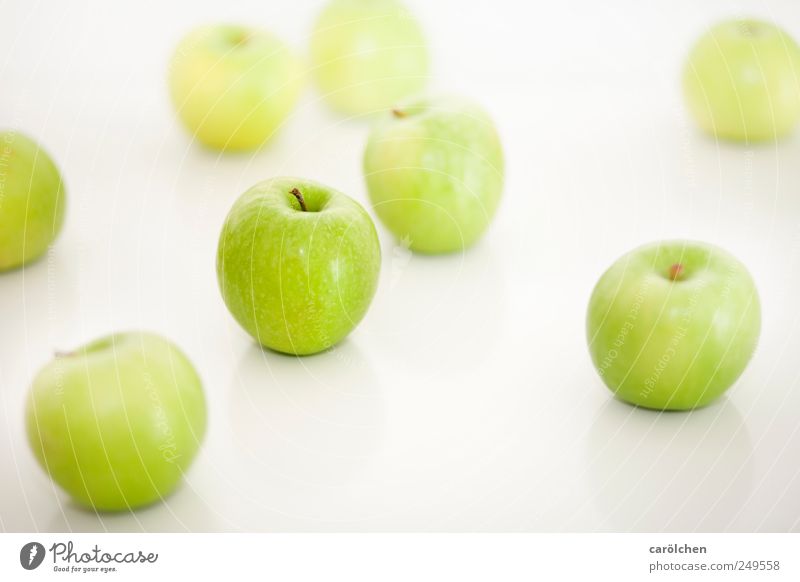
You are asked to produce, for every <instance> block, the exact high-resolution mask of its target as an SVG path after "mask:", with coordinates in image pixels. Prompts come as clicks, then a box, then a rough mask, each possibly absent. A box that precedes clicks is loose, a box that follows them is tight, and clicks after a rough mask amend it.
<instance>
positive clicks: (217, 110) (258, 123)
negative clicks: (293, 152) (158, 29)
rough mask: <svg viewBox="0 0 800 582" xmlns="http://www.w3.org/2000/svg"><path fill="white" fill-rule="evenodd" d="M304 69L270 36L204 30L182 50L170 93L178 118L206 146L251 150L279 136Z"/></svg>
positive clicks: (230, 28)
mask: <svg viewBox="0 0 800 582" xmlns="http://www.w3.org/2000/svg"><path fill="white" fill-rule="evenodd" d="M302 78H303V74H302V67H301V65H300V62H299V61H298V59H297V58H296V57H295V56H294V55H293V54H292V52H291V51H290V50H289V48H288V47H287V46H286V45H285V44H284V43H283V42H282V41H281V40H279V39H278V38H276V37H274V36H273V35H272V34H270V33H268V32H266V31H262V30H257V29H253V28H247V27H244V26H235V25H217V26H204V27H201V28H198V29H196V30H194V31H192V32H191V33H189V34H188V35H187V36H186V38H184V39H183V40H182V41H181V43H180V44H179V45H178V48H177V50H176V51H175V55H174V56H173V58H172V62H171V64H170V70H169V89H170V94H171V96H172V102H173V104H174V105H175V108H176V110H177V111H178V116H179V117H180V119H181V120H182V121H183V123H184V125H186V127H187V128H188V129H189V131H191V132H192V133H193V134H194V136H195V137H196V138H197V139H198V140H199V141H200V142H201V143H203V144H205V145H206V146H209V147H211V148H215V149H219V150H232V151H233V150H240V151H241V150H252V149H255V148H258V147H259V146H261V145H262V144H264V143H265V142H266V141H267V140H269V139H270V138H271V137H272V136H273V135H275V134H276V133H277V132H278V130H279V129H280V127H281V125H282V124H283V122H284V121H285V119H286V118H287V116H288V115H289V113H290V112H291V111H292V109H293V108H294V106H295V104H296V103H297V99H298V97H299V95H300V90H301V88H302V84H303V83H302Z"/></svg>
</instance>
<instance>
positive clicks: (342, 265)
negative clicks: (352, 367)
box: [217, 178, 381, 355]
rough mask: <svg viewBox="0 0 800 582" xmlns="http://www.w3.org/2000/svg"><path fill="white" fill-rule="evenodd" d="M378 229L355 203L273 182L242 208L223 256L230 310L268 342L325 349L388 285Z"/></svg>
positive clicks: (316, 188)
mask: <svg viewBox="0 0 800 582" xmlns="http://www.w3.org/2000/svg"><path fill="white" fill-rule="evenodd" d="M380 263H381V251H380V245H379V244H378V235H377V233H376V232H375V225H374V224H373V223H372V219H371V218H370V217H369V215H368V214H367V213H366V211H365V210H364V209H363V208H362V207H361V206H360V205H359V204H358V203H357V202H356V201H355V200H353V199H351V198H349V197H348V196H346V195H345V194H342V193H341V192H337V191H336V190H334V189H333V188H329V187H327V186H323V185H322V184H318V183H316V182H312V181H309V180H301V179H298V178H273V179H271V180H266V181H264V182H261V183H260V184H257V185H256V186H254V187H253V188H251V189H250V190H248V191H247V192H245V193H244V194H243V195H242V196H241V197H240V198H239V200H237V201H236V203H235V204H234V205H233V208H232V209H231V211H230V213H229V214H228V217H227V219H226V220H225V225H224V227H223V229H222V234H221V235H220V239H219V249H218V252H217V277H218V280H219V286H220V290H221V292H222V297H223V299H224V301H225V304H226V305H227V306H228V309H229V310H230V312H231V314H233V316H234V318H235V319H236V321H238V322H239V324H240V325H241V326H242V327H243V328H244V329H245V330H246V331H247V333H249V334H250V335H251V336H253V338H255V339H256V341H258V342H259V343H260V344H262V345H264V346H266V347H268V348H270V349H273V350H276V351H279V352H284V353H287V354H296V355H306V354H313V353H316V352H320V351H323V350H325V349H327V348H329V347H331V346H333V345H335V344H336V343H338V342H339V341H341V340H342V339H343V338H344V337H345V336H346V335H347V334H349V333H350V332H351V331H352V330H353V329H354V328H355V327H356V325H358V322H359V321H361V318H362V317H364V314H365V313H366V312H367V308H368V307H369V304H370V302H371V301H372V297H373V295H374V294H375V290H376V288H377V285H378V274H379V272H380Z"/></svg>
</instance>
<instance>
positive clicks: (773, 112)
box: [683, 20, 800, 142]
mask: <svg viewBox="0 0 800 582" xmlns="http://www.w3.org/2000/svg"><path fill="white" fill-rule="evenodd" d="M799 79H800V48H798V46H797V44H796V43H795V41H794V40H792V38H791V37H790V36H789V35H788V34H787V33H786V32H785V31H783V30H781V29H780V28H778V27H777V26H775V25H774V24H770V23H768V22H762V21H759V20H729V21H726V22H722V23H720V24H717V25H716V26H714V27H712V28H711V29H710V30H709V31H708V32H706V33H705V34H704V35H703V36H702V37H701V38H700V40H699V41H697V43H696V44H695V46H694V47H693V48H692V50H691V53H690V54H689V58H688V60H687V62H686V66H685V67H684V72H683V89H684V94H685V97H686V103H687V105H688V108H689V111H690V112H691V114H692V116H693V117H694V119H695V120H696V121H697V123H698V125H699V126H700V127H701V128H703V129H704V130H705V131H707V132H708V133H710V134H712V135H715V136H717V137H719V138H721V139H727V140H732V141H743V142H759V141H768V140H774V139H777V138H780V137H783V136H785V135H787V134H789V133H790V132H791V131H792V130H793V129H794V128H795V126H796V125H797V122H798V120H800V80H799Z"/></svg>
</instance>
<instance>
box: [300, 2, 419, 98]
mask: <svg viewBox="0 0 800 582" xmlns="http://www.w3.org/2000/svg"><path fill="white" fill-rule="evenodd" d="M311 64H312V71H313V74H314V78H315V80H316V82H317V85H318V86H319V89H320V90H321V91H322V94H323V97H324V98H325V99H326V100H327V101H328V103H329V104H330V105H331V106H332V107H334V108H335V109H338V110H339V111H342V112H344V113H349V114H362V113H371V112H373V111H379V110H383V109H386V108H388V107H391V106H393V105H394V104H395V103H396V102H397V101H398V100H400V99H403V98H405V97H408V96H410V95H413V94H414V93H417V92H418V91H420V90H421V89H422V88H423V87H424V86H425V84H426V82H427V80H428V68H429V57H428V49H427V44H426V42H425V37H424V35H423V33H422V30H421V28H420V26H419V23H418V22H417V20H416V19H415V18H414V17H413V16H412V15H411V13H410V12H409V11H408V9H407V8H406V7H405V6H404V5H403V4H402V3H401V2H399V1H398V0H332V1H331V2H329V3H328V4H327V5H326V6H325V8H324V9H323V10H322V12H321V13H320V15H319V17H318V19H317V21H316V24H315V26H314V28H313V31H312V34H311Z"/></svg>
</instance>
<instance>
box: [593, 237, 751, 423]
mask: <svg viewBox="0 0 800 582" xmlns="http://www.w3.org/2000/svg"><path fill="white" fill-rule="evenodd" d="M760 327H761V308H760V305H759V301H758V293H757V292H756V287H755V284H754V283H753V279H752V278H751V277H750V274H749V273H748V272H747V269H746V268H745V267H744V265H742V264H741V263H740V262H739V261H738V260H736V259H735V258H734V257H732V256H731V255H729V254H728V253H727V252H725V251H723V250H721V249H719V248H716V247H713V246H711V245H707V244H702V243H697V242H686V241H667V242H659V243H653V244H650V245H647V246H644V247H641V248H638V249H636V250H634V251H631V252H630V253H628V254H627V255H625V256H623V257H622V258H620V259H619V260H618V261H617V262H616V263H614V264H613V265H612V266H611V268H609V269H608V270H607V271H606V272H605V273H604V274H603V276H602V277H601V278H600V281H599V282H598V283H597V286H596V287H595V288H594V292H593V293H592V297H591V300H590V301H589V310H588V314H587V318H586V333H587V338H588V342H589V351H590V352H591V355H592V361H593V362H594V365H595V367H596V368H597V370H598V372H599V373H600V377H601V378H602V379H603V382H605V384H606V386H608V387H609V388H610V389H611V391H612V392H614V393H615V394H616V395H617V396H618V397H619V398H620V399H622V400H624V401H626V402H629V403H631V404H635V405H638V406H643V407H646V408H654V409H659V410H687V409H691V408H695V407H697V406H703V405H705V404H708V403H709V402H711V401H712V400H714V399H715V398H717V397H718V396H719V395H721V394H722V393H723V392H725V390H727V389H728V388H729V387H730V386H731V385H732V384H733V383H734V382H735V381H736V379H737V378H738V377H739V375H740V374H741V373H742V371H743V370H744V369H745V367H746V366H747V363H748V361H749V360H750V357H751V356H752V355H753V351H754V350H755V347H756V342H757V341H758V334H759V330H760Z"/></svg>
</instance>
